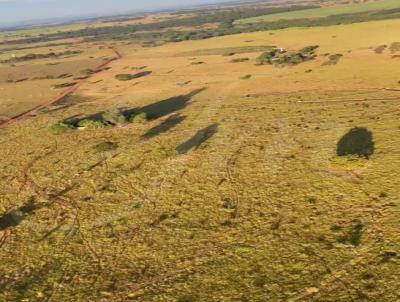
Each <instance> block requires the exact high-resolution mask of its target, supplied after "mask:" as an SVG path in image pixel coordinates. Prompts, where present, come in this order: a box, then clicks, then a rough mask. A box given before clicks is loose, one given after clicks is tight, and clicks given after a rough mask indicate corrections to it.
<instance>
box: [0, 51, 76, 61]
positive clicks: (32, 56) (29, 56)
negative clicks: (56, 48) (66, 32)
mask: <svg viewBox="0 0 400 302" xmlns="http://www.w3.org/2000/svg"><path fill="white" fill-rule="evenodd" d="M80 53H82V51H80V50H66V51H63V52H58V53H55V52H49V53H46V54H35V53H31V54H27V55H24V56H21V57H13V58H11V59H8V60H2V61H0V63H19V62H26V61H32V60H39V59H49V58H59V57H62V56H71V55H77V54H80Z"/></svg>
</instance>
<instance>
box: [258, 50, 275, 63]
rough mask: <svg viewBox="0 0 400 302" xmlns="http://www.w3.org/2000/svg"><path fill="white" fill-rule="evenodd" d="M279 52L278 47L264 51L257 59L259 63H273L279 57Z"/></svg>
mask: <svg viewBox="0 0 400 302" xmlns="http://www.w3.org/2000/svg"><path fill="white" fill-rule="evenodd" d="M278 53H279V50H278V49H273V50H270V51H266V52H264V53H262V54H261V55H260V56H259V57H258V58H257V60H256V62H257V65H265V64H272V63H273V62H274V60H275V59H276V58H277V56H278Z"/></svg>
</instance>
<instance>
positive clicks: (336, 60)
mask: <svg viewBox="0 0 400 302" xmlns="http://www.w3.org/2000/svg"><path fill="white" fill-rule="evenodd" d="M342 57H343V55H342V54H340V53H338V54H334V55H330V56H329V57H328V60H327V61H325V62H324V63H322V66H327V65H336V64H337V63H339V61H340V59H341V58H342Z"/></svg>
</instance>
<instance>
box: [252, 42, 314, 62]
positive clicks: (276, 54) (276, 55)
mask: <svg viewBox="0 0 400 302" xmlns="http://www.w3.org/2000/svg"><path fill="white" fill-rule="evenodd" d="M318 47H319V46H317V45H314V46H307V47H304V48H302V49H301V50H299V51H294V52H287V51H286V50H284V49H282V48H276V49H274V50H271V51H268V52H265V53H263V54H262V55H260V56H259V57H258V58H257V65H266V64H269V65H275V66H291V65H297V64H300V63H303V62H306V61H310V60H313V59H314V58H315V57H316V56H317V55H316V54H315V52H316V50H317V49H318Z"/></svg>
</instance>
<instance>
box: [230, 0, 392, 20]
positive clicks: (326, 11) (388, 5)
mask: <svg viewBox="0 0 400 302" xmlns="http://www.w3.org/2000/svg"><path fill="white" fill-rule="evenodd" d="M399 8H400V2H399V1H397V0H383V1H371V2H365V3H361V4H360V3H357V4H342V5H332V6H325V7H321V8H313V9H306V10H300V11H293V12H285V13H280V14H273V15H266V16H260V17H254V18H246V19H242V20H237V21H236V22H237V23H238V24H245V23H252V22H262V21H278V20H291V19H304V18H323V17H328V16H333V15H341V14H356V13H363V12H370V11H379V10H392V9H399Z"/></svg>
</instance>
